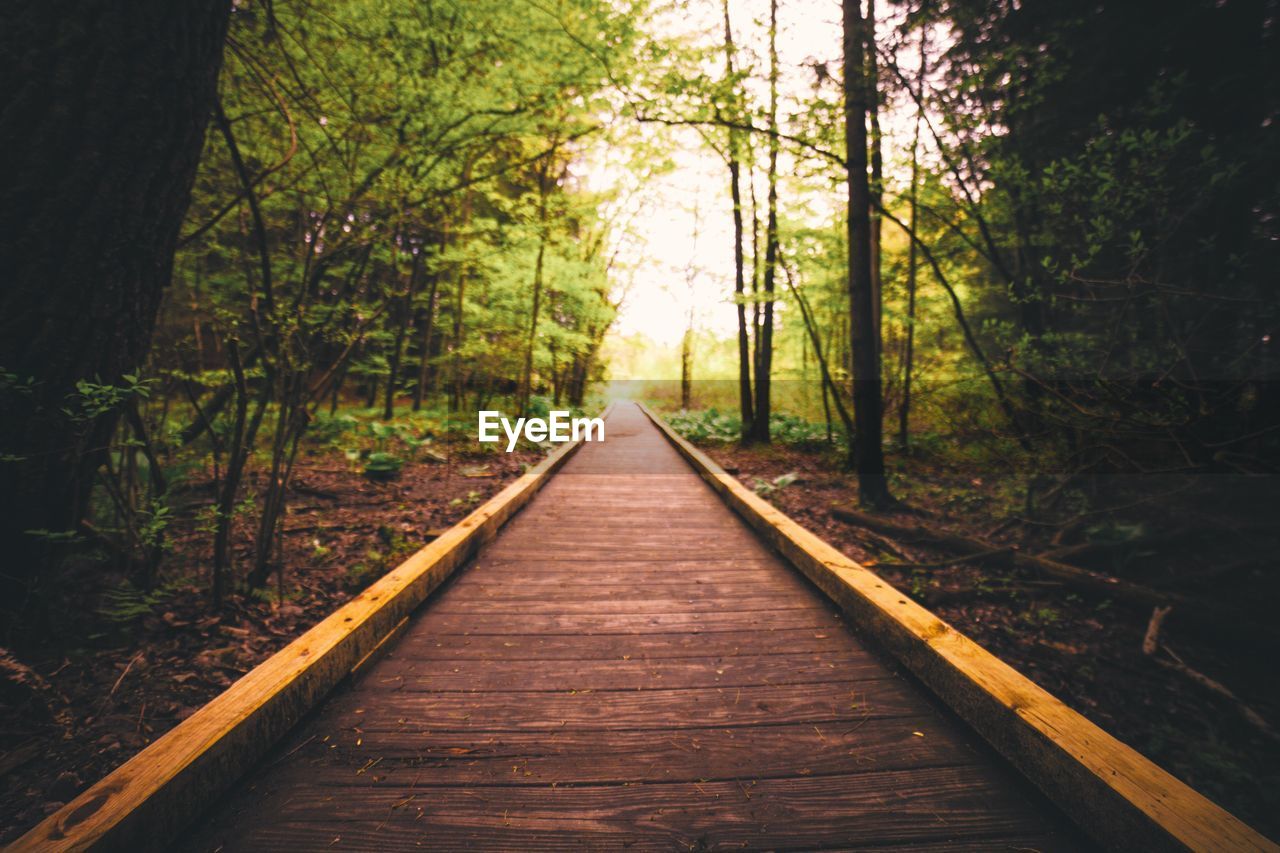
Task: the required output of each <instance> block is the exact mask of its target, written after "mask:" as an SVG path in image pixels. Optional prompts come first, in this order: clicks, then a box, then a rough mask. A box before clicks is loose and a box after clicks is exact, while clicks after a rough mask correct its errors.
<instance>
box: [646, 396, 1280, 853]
mask: <svg viewBox="0 0 1280 853" xmlns="http://www.w3.org/2000/svg"><path fill="white" fill-rule="evenodd" d="M638 405H639V406H640V408H641V410H642V411H643V412H644V413H645V414H646V415H647V416H648V417H649V419H650V420H651V421H652V422H653V423H654V425H655V426H656V427H658V429H659V430H660V431H661V432H662V433H663V435H665V436H666V438H667V440H668V441H670V442H671V444H672V445H673V446H674V447H675V448H676V450H677V451H679V453H680V454H681V455H682V456H683V457H684V458H685V459H686V460H688V462H689V463H690V464H691V465H692V466H693V467H694V468H695V469H696V470H697V472H698V473H699V474H700V475H701V476H702V478H703V480H705V481H706V482H707V483H709V484H710V486H711V488H712V489H714V490H715V491H716V492H717V493H718V494H719V495H720V496H721V498H723V499H724V501H725V502H726V503H728V504H729V506H730V507H731V508H732V509H733V510H734V511H735V512H737V513H738V515H739V516H741V517H742V518H743V519H744V520H745V521H746V522H747V524H748V525H750V526H751V528H752V529H754V530H755V531H756V533H758V534H759V535H760V536H761V537H762V538H764V539H765V540H766V541H767V542H768V543H769V544H770V545H772V546H773V547H774V548H776V549H777V550H778V552H779V553H781V554H782V555H783V556H784V557H785V558H786V559H787V560H788V562H790V563H791V564H792V565H794V566H795V567H796V568H797V569H798V570H799V571H800V572H801V573H803V574H804V575H805V576H806V577H808V578H809V579H810V580H811V581H813V583H814V584H815V585H817V587H818V588H819V589H820V590H822V592H823V593H824V594H825V595H826V596H827V597H829V598H830V599H831V600H832V601H834V602H835V603H836V604H837V605H839V607H840V609H841V610H842V611H844V613H845V614H847V615H848V617H849V618H850V620H851V622H852V623H853V624H854V625H855V626H856V628H857V630H858V631H859V632H861V633H863V634H865V635H868V636H870V637H871V638H872V639H874V640H875V641H876V642H878V643H879V644H880V645H881V646H882V647H883V648H884V649H885V650H886V651H888V652H889V653H890V654H891V655H892V656H893V657H894V658H895V659H897V660H898V661H899V662H900V663H901V664H902V665H903V666H905V667H906V669H908V670H909V671H910V672H911V673H913V674H914V675H915V676H916V677H917V678H918V679H919V680H920V681H921V682H923V683H924V685H925V686H926V687H927V688H928V689H930V690H931V691H932V692H933V693H934V694H935V695H936V696H937V697H938V698H939V699H941V700H942V702H943V703H944V704H945V705H947V706H948V707H949V708H951V709H952V710H953V711H955V712H956V713H957V714H958V715H959V716H960V718H961V719H963V720H964V721H965V722H966V723H967V724H968V725H969V726H970V727H972V728H973V729H974V730H975V731H976V732H977V733H978V734H980V735H981V736H982V737H983V738H984V739H985V740H986V741H987V742H988V743H989V744H990V745H991V746H992V747H994V748H995V750H996V751H997V752H998V753H1000V755H1002V756H1003V757H1004V758H1005V759H1006V760H1007V761H1009V762H1010V763H1011V764H1012V765H1013V766H1014V767H1015V768H1016V769H1017V770H1018V772H1020V773H1021V774H1022V775H1023V776H1024V777H1025V778H1026V779H1028V780H1029V781H1030V782H1031V783H1032V784H1034V785H1035V786H1036V787H1037V788H1039V789H1040V791H1041V792H1043V793H1044V794H1045V795H1046V796H1047V797H1048V798H1049V799H1050V800H1052V801H1053V802H1054V803H1055V804H1056V805H1057V806H1058V807H1059V808H1060V809H1062V810H1063V812H1065V813H1066V814H1067V816H1068V817H1070V818H1071V819H1072V820H1073V821H1075V822H1076V823H1077V824H1078V825H1079V826H1080V827H1081V828H1082V829H1083V830H1084V831H1085V832H1086V833H1088V834H1089V835H1090V836H1091V837H1092V838H1093V839H1095V840H1096V841H1098V842H1100V843H1101V844H1103V845H1104V846H1106V847H1108V848H1112V849H1120V850H1167V849H1174V850H1180V849H1191V850H1224V851H1225V850H1233V851H1235V850H1271V851H1277V850H1280V847H1278V846H1277V845H1275V844H1273V843H1272V842H1270V841H1269V840H1268V839H1266V838H1265V837H1263V836H1262V835H1261V834H1260V833H1258V832H1257V831H1256V830H1254V829H1253V828H1251V827H1250V826H1248V825H1247V824H1245V823H1244V822H1243V821H1241V820H1240V819H1239V818H1237V817H1235V816H1234V815H1232V814H1231V813H1230V812H1228V811H1226V810H1225V809H1223V808H1221V807H1220V806H1218V805H1216V804H1215V803H1213V802H1212V801H1210V800H1209V799H1207V798H1206V797H1204V796H1203V795H1202V794H1200V793H1199V792H1197V791H1195V790H1194V789H1192V788H1191V787H1189V786H1188V785H1186V784H1185V783H1183V782H1181V781H1180V780H1178V779H1176V778H1175V777H1173V776H1172V775H1170V774H1169V773H1168V772H1166V771H1165V770H1163V769H1161V768H1160V767H1159V766H1157V765H1156V764H1155V763H1153V762H1152V761H1151V760H1150V759H1148V758H1146V757H1145V756H1143V755H1142V754H1140V753H1139V752H1137V751H1136V750H1134V749H1132V748H1130V747H1128V746H1126V745H1125V744H1123V743H1121V742H1120V741H1119V740H1117V739H1116V738H1114V737H1112V736H1111V735H1109V734H1107V733H1106V732H1105V731H1103V730H1102V729H1100V728H1099V727H1098V726H1096V725H1094V724H1093V723H1091V722H1089V720H1087V719H1086V718H1085V717H1083V716H1082V715H1080V714H1079V713H1077V712H1075V711H1073V710H1071V709H1070V708H1069V707H1067V706H1066V704H1064V703H1063V702H1062V701H1061V700H1060V699H1058V698H1057V697H1055V696H1054V695H1052V694H1051V693H1049V692H1048V691H1046V690H1044V689H1043V688H1041V687H1039V686H1038V685H1036V684H1035V683H1034V682H1032V681H1031V680H1030V679H1029V678H1027V677H1026V676H1024V675H1022V674H1021V673H1020V672H1018V671H1017V670H1015V669H1014V668H1013V667H1011V666H1009V665H1008V664H1006V663H1005V662H1004V661H1002V660H1000V659H999V658H997V657H996V656H995V655H993V654H991V653H990V652H988V651H987V650H986V649H984V648H983V647H981V646H979V645H978V644H977V643H975V642H974V641H973V640H970V639H969V638H968V637H966V636H965V635H964V634H961V633H960V632H959V631H957V630H956V629H954V628H952V627H951V626H950V625H948V624H947V623H945V622H943V621H942V620H941V619H939V618H938V617H937V616H935V615H934V614H933V613H931V612H930V611H929V610H926V609H925V608H924V607H921V606H920V605H919V604H917V603H916V602H914V601H912V600H911V599H910V598H908V597H906V596H905V595H903V594H901V593H899V592H898V591H897V590H896V589H894V588H893V587H892V586H891V585H890V584H889V583H888V582H886V581H884V580H882V579H881V578H880V577H879V576H877V575H876V574H875V573H874V572H872V571H870V570H868V569H866V568H864V567H863V566H861V565H859V564H858V563H857V562H856V561H854V560H852V559H850V558H849V557H847V556H845V555H844V554H842V553H841V552H840V551H838V550H836V549H835V548H833V547H832V546H830V545H828V544H827V543H826V542H824V541H823V540H822V539H820V538H818V537H817V536H815V535H814V534H812V533H810V532H809V531H808V530H806V529H805V528H803V527H801V526H800V525H799V524H797V523H796V522H794V521H792V520H791V519H790V518H789V517H787V516H786V515H785V514H784V513H782V512H781V511H780V510H778V509H776V508H774V507H773V506H772V505H770V504H769V503H767V502H766V501H764V500H763V499H761V498H760V497H759V496H757V495H756V494H755V493H754V492H752V491H751V490H749V489H747V488H746V487H745V486H743V485H742V484H741V483H739V482H738V481H737V480H736V479H734V478H733V477H731V476H730V475H729V474H727V473H725V471H724V469H722V468H721V467H720V466H719V465H717V464H716V463H715V462H713V461H712V460H711V459H710V458H709V457H708V456H707V455H706V454H705V453H703V452H702V451H700V450H698V449H697V448H695V447H694V446H693V445H691V444H690V443H689V442H688V441H686V440H685V439H684V438H682V437H681V436H679V435H677V434H676V433H675V431H674V430H673V429H672V428H671V427H670V426H669V425H667V423H666V422H665V421H663V419H662V418H661V417H659V416H658V415H657V414H655V413H654V412H653V411H652V410H650V409H649V408H648V407H647V406H645V405H644V404H638Z"/></svg>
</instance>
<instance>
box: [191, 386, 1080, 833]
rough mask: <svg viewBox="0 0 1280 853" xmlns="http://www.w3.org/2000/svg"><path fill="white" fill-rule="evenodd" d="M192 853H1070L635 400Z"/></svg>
mask: <svg viewBox="0 0 1280 853" xmlns="http://www.w3.org/2000/svg"><path fill="white" fill-rule="evenodd" d="M606 435H607V438H606V441H605V442H604V443H603V444H590V445H586V446H584V447H583V448H582V450H581V451H579V452H578V454H577V455H575V457H574V458H573V459H572V460H570V461H569V462H568V463H567V464H566V465H565V466H564V468H563V469H562V470H561V471H560V472H559V473H557V474H556V476H555V477H554V478H553V479H552V480H551V481H550V482H549V483H547V485H546V486H545V488H543V489H542V491H541V492H540V494H539V496H538V497H537V498H536V499H535V500H533V501H532V502H531V503H530V505H529V506H528V507H527V508H526V509H525V510H523V511H522V512H521V513H520V515H519V516H518V517H517V518H516V519H514V520H513V521H512V522H511V523H510V524H509V525H507V527H506V528H504V530H503V531H502V533H501V534H500V535H499V536H498V537H497V539H496V541H494V542H493V543H492V544H491V545H489V546H488V547H486V548H485V550H484V551H483V553H481V554H480V555H479V556H478V557H477V558H476V559H475V560H474V561H473V562H472V564H470V565H469V566H468V567H467V568H466V570H465V571H462V572H459V573H458V575H457V577H456V578H454V579H453V580H451V581H450V583H449V585H448V587H447V588H445V589H443V590H442V591H441V593H440V594H439V595H438V596H437V597H435V598H433V599H432V602H431V604H430V606H428V607H425V608H423V609H422V610H421V611H420V612H418V613H416V614H414V616H413V618H412V619H411V620H410V623H409V626H408V627H407V629H406V630H405V632H404V635H403V636H402V637H401V638H400V639H399V640H397V641H396V643H395V644H394V646H393V647H392V648H391V649H390V650H389V651H388V652H387V654H386V655H385V656H383V657H382V658H380V659H379V660H377V661H376V662H375V663H373V664H372V665H370V666H368V667H367V668H366V669H365V670H364V671H363V672H362V673H361V675H360V677H359V678H358V679H356V680H354V681H353V682H352V683H351V685H350V687H349V689H346V690H342V691H338V692H336V693H335V694H334V695H333V696H331V697H330V698H329V699H328V700H327V701H326V703H325V704H324V706H323V708H322V709H321V710H320V711H319V712H318V713H317V714H315V715H314V716H313V717H312V718H311V719H310V720H308V721H307V722H306V723H305V724H304V725H302V726H299V727H298V728H297V729H296V730H295V731H294V732H293V733H292V734H291V735H290V737H289V738H288V739H287V740H286V742H284V743H282V744H281V745H280V746H279V747H278V748H277V749H276V750H275V751H274V752H273V754H272V755H271V756H270V757H269V758H268V759H267V760H266V761H264V762H263V763H262V764H261V765H260V766H259V768H258V769H257V770H256V771H255V772H254V773H252V774H251V775H250V776H249V777H248V778H247V779H246V780H245V781H244V782H243V783H242V784H241V785H240V786H239V787H238V789H237V792H236V793H235V794H234V795H233V796H231V797H229V798H227V799H226V800H225V801H224V802H223V803H222V804H221V805H220V806H219V808H218V809H217V810H216V811H215V812H214V813H212V814H211V815H209V817H208V818H207V819H206V820H205V821H203V822H202V823H201V824H200V825H199V826H197V827H195V828H194V829H193V830H192V831H191V832H190V833H189V834H188V835H187V836H186V837H185V838H184V839H183V844H182V846H183V848H184V849H189V850H212V849H215V848H221V849H224V850H272V849H280V850H285V849H288V850H309V849H318V848H319V849H328V848H332V849H344V848H345V849H365V850H369V849H379V850H381V849H385V850H401V849H404V850H407V849H414V850H420V849H424V848H434V849H445V850H454V849H461V848H467V849H484V848H489V849H505V850H512V849H522V850H523V849H530V850H531V849H548V848H549V849H566V848H568V849H598V848H599V849H604V848H608V849H615V850H616V849H672V848H682V847H683V848H688V849H712V848H719V847H733V848H735V849H741V848H744V847H745V848H753V849H784V848H812V847H815V846H820V847H840V846H858V847H868V848H872V849H874V848H875V847H876V846H877V845H884V846H891V847H896V848H898V849H903V848H904V847H905V848H908V849H929V848H931V847H933V848H938V849H947V848H950V847H955V848H956V849H966V848H967V849H983V850H993V849H1001V848H1002V847H1003V846H1005V845H1010V846H1013V847H1016V846H1023V847H1025V846H1027V845H1030V846H1032V847H1034V848H1036V849H1041V850H1050V849H1078V848H1079V847H1080V844H1081V841H1080V839H1079V838H1078V837H1076V836H1075V835H1074V833H1073V830H1071V829H1069V828H1067V827H1066V824H1065V822H1063V821H1062V819H1061V817H1060V816H1059V815H1058V814H1057V812H1056V811H1055V810H1054V809H1052V808H1051V807H1049V806H1047V805H1046V804H1045V803H1043V802H1042V801H1041V800H1040V799H1039V798H1038V797H1037V796H1036V795H1034V794H1028V792H1027V790H1026V787H1025V785H1024V784H1023V783H1022V782H1021V781H1020V780H1019V779H1018V778H1017V777H1016V776H1014V775H1013V774H1012V773H1011V772H1010V771H1009V770H1008V768H1007V767H1005V766H1004V765H1003V763H1002V762H1000V761H999V760H998V759H995V758H994V757H993V756H992V755H991V753H990V752H989V751H988V750H987V749H986V748H985V747H982V746H981V745H980V744H978V743H977V742H975V741H974V740H973V739H972V738H971V737H970V736H969V735H968V734H967V733H966V732H965V731H964V729H963V728H962V727H960V726H958V725H957V724H956V722H955V721H954V719H952V718H951V717H950V716H949V715H948V714H947V713H946V712H943V711H940V710H939V709H938V708H937V707H936V706H935V705H934V704H932V703H931V701H929V700H928V699H927V698H926V697H925V696H924V695H923V694H922V692H921V691H920V689H919V687H918V686H916V685H915V683H914V682H913V681H911V680H909V679H906V678H903V677H902V676H900V675H899V674H898V672H896V671H895V670H894V669H893V668H892V667H891V666H889V665H887V664H886V663H885V662H884V661H883V660H882V659H881V658H879V657H877V656H876V655H874V654H872V653H870V652H868V651H867V650H866V649H865V648H864V647H863V646H862V645H861V643H859V641H858V640H857V639H856V638H855V637H854V636H853V634H852V633H850V631H849V630H848V629H847V628H846V627H845V625H844V621H843V617H842V616H841V615H840V614H839V609H838V608H837V607H834V606H833V605H832V604H831V603H830V602H828V601H827V600H825V599H824V598H823V597H822V596H821V595H820V594H819V593H818V591H817V590H815V589H814V588H813V586H812V585H811V584H810V583H809V582H808V581H806V580H804V579H803V578H802V577H800V576H799V575H797V574H796V573H795V572H794V571H793V570H792V569H791V568H790V567H788V566H786V565H785V564H784V563H783V562H782V561H780V560H779V558H778V557H777V555H776V554H775V553H774V552H773V551H772V550H771V549H770V548H769V547H768V546H766V545H765V544H763V543H762V542H761V540H760V538H759V537H758V536H757V535H755V534H754V533H753V532H751V530H750V529H749V528H748V527H747V526H746V525H744V524H743V523H742V522H741V521H740V520H739V519H738V518H737V517H736V516H734V514H733V513H732V512H731V511H729V510H728V509H727V508H726V507H725V505H724V503H723V501H722V500H721V499H720V498H718V497H717V496H716V495H715V493H714V492H712V491H711V490H710V489H709V488H708V487H707V486H706V485H705V484H704V483H703V482H702V481H701V480H700V479H699V478H698V477H697V475H696V474H695V473H694V472H693V471H692V470H691V469H690V468H689V466H688V465H687V463H686V462H684V461H683V460H682V459H681V457H680V456H679V454H678V453H677V452H676V451H675V450H674V449H673V448H672V446H671V445H670V444H669V443H668V442H667V441H666V440H665V439H664V438H663V437H662V435H661V434H660V433H659V432H658V431H657V430H656V429H655V428H654V427H653V426H652V425H651V424H650V423H649V422H648V420H647V419H646V418H645V417H644V416H643V414H642V413H641V412H640V411H639V410H638V409H636V408H634V407H620V408H619V409H617V410H616V411H615V412H614V413H613V414H612V415H611V416H610V418H609V420H608V425H607V429H606Z"/></svg>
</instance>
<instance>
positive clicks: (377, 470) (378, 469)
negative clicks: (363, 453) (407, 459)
mask: <svg viewBox="0 0 1280 853" xmlns="http://www.w3.org/2000/svg"><path fill="white" fill-rule="evenodd" d="M402 468H404V460H403V459H401V458H400V457H398V456H393V455H392V454H390V453H384V452H381V451H378V452H374V453H370V454H369V457H368V459H366V460H365V463H364V469H363V472H362V473H363V474H364V476H366V477H368V478H369V479H370V480H380V481H385V480H394V479H395V478H396V477H399V476H400V470H401V469H402Z"/></svg>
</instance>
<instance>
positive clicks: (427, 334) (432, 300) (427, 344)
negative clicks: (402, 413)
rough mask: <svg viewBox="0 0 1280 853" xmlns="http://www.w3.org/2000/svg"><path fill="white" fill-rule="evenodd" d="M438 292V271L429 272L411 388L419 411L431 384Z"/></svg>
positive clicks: (424, 248) (414, 402) (415, 405)
mask: <svg viewBox="0 0 1280 853" xmlns="http://www.w3.org/2000/svg"><path fill="white" fill-rule="evenodd" d="M418 251H419V252H425V251H426V247H422V248H420V249H419V250H418ZM439 293H440V276H439V274H438V273H432V274H431V285H430V287H429V289H428V290H427V306H426V308H424V309H423V310H422V357H421V359H420V360H419V361H418V382H417V384H416V385H414V388H413V410H414V411H415V412H416V411H419V410H420V409H421V408H422V398H423V397H424V396H425V395H426V393H427V388H428V386H430V385H433V384H434V383H433V381H432V375H431V347H432V345H433V344H434V341H433V340H432V332H433V331H434V330H435V323H436V297H437V295H438V294H439Z"/></svg>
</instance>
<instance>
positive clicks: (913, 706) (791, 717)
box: [326, 677, 929, 734]
mask: <svg viewBox="0 0 1280 853" xmlns="http://www.w3.org/2000/svg"><path fill="white" fill-rule="evenodd" d="M928 710H929V709H928V705H927V704H925V703H924V702H922V701H921V699H920V697H919V696H918V695H917V694H916V693H915V692H913V690H912V688H910V687H908V686H907V685H906V684H905V683H904V682H902V681H899V680H897V679H895V678H891V677H890V678H882V679H880V680H865V681H846V682H836V681H828V682H822V683H819V684H803V685H776V686H756V687H704V688H694V689H687V690H670V689H662V690H607V691H579V692H576V693H575V692H569V691H558V692H531V691H514V690H513V691H508V692H505V693H467V692H448V693H445V692H441V693H404V692H395V691H389V692H381V691H377V692H365V691H356V692H351V693H344V694H341V695H338V696H335V697H334V698H333V699H331V700H330V702H329V705H328V706H327V707H326V715H327V718H328V719H330V720H333V721H336V722H334V725H336V726H338V727H343V726H350V727H354V728H358V729H360V730H362V731H375V730H378V731H390V732H401V733H405V734H408V733H412V732H420V731H446V730H447V731H467V730H484V731H521V730H526V731H532V730H549V731H555V730H559V729H565V728H576V729H592V730H596V731H614V730H619V729H643V728H653V727H655V726H663V727H666V728H668V729H672V730H677V729H685V728H705V727H707V726H719V725H763V724H770V723H783V722H792V723H833V722H841V721H844V722H846V723H848V724H849V725H857V724H859V723H861V722H862V721H863V720H867V719H880V718H892V717H909V716H915V715H918V714H921V713H923V712H927V711H928Z"/></svg>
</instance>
